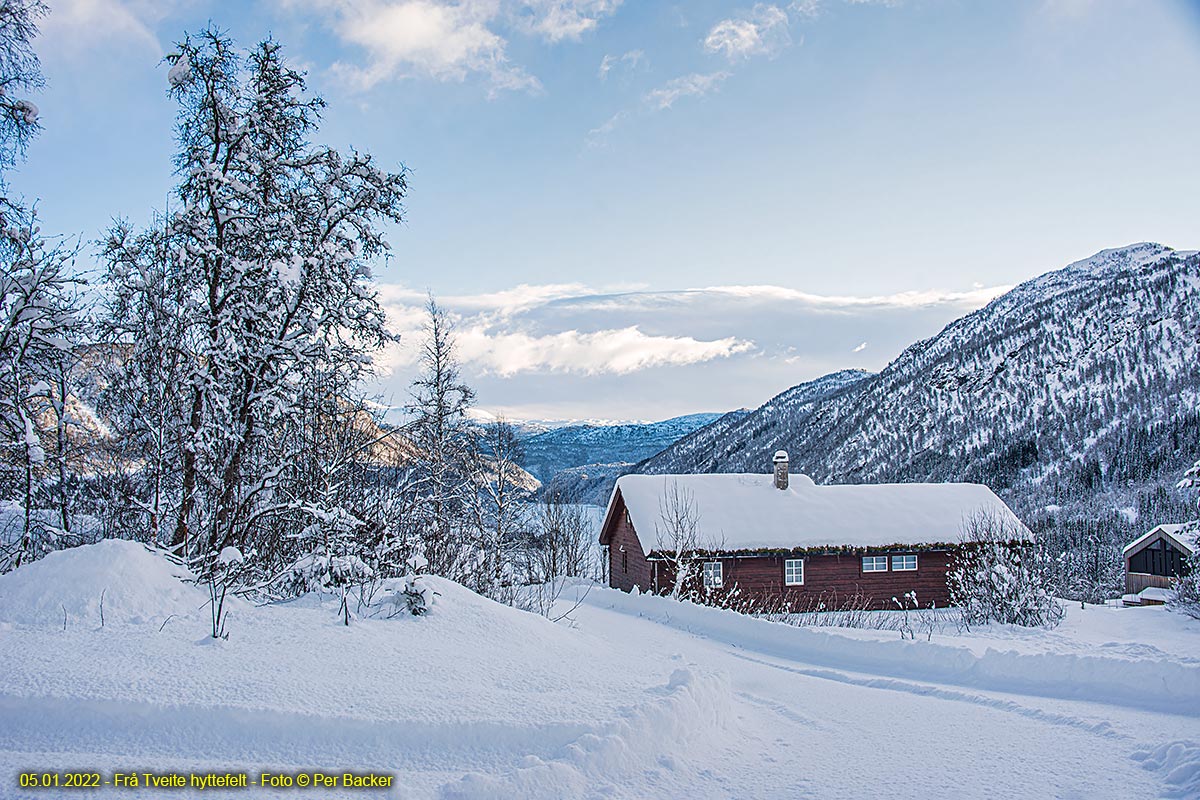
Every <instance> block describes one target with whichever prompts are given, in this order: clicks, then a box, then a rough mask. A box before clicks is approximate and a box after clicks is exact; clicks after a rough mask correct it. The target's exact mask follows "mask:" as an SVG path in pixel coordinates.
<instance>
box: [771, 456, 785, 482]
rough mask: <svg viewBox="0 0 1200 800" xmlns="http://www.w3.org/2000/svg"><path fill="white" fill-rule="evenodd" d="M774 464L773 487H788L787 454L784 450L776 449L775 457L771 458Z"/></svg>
mask: <svg viewBox="0 0 1200 800" xmlns="http://www.w3.org/2000/svg"><path fill="white" fill-rule="evenodd" d="M771 462H772V463H773V464H774V465H775V488H776V489H786V488H788V454H787V451H786V450H776V451H775V457H774V458H773V459H771Z"/></svg>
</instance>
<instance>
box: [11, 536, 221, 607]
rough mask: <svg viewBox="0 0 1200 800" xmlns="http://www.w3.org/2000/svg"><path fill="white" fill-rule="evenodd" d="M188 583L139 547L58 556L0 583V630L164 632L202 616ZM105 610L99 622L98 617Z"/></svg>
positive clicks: (198, 593)
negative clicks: (141, 628)
mask: <svg viewBox="0 0 1200 800" xmlns="http://www.w3.org/2000/svg"><path fill="white" fill-rule="evenodd" d="M191 577H192V575H191V574H190V573H189V572H188V571H187V570H186V569H184V568H183V567H180V566H177V565H175V564H173V563H171V562H170V561H168V560H167V559H166V558H164V557H163V556H161V555H159V554H157V553H155V552H154V551H152V550H149V549H147V548H146V547H145V545H142V544H138V543H137V542H128V541H123V540H118V539H105V540H103V541H101V542H97V543H96V544H89V545H83V546H82V547H75V548H72V549H70V550H58V551H56V552H53V553H50V554H49V555H47V556H46V557H45V558H42V559H41V560H39V561H34V562H32V563H29V564H26V565H24V566H22V567H21V568H19V569H16V570H14V571H12V572H10V573H8V574H7V575H0V622H9V623H13V624H17V625H41V626H57V627H62V625H63V622H64V615H65V618H66V625H67V626H68V627H70V626H74V625H86V626H90V627H100V625H101V624H104V625H106V626H107V625H114V624H115V625H138V624H146V623H157V624H162V622H163V620H165V619H166V618H167V617H168V616H170V615H172V614H174V615H176V616H181V617H182V616H189V615H192V614H195V613H197V612H199V611H202V610H203V607H204V605H205V604H206V603H207V602H208V595H207V594H206V593H205V592H204V591H203V590H202V589H200V588H199V587H197V586H193V585H189V584H187V583H184V582H183V581H184V580H185V579H190V578H191ZM102 609H103V620H101V613H102Z"/></svg>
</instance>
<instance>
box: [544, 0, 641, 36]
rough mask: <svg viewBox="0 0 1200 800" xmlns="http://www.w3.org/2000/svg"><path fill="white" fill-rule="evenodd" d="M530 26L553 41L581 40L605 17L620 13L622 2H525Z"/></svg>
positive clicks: (617, 0)
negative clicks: (619, 8)
mask: <svg viewBox="0 0 1200 800" xmlns="http://www.w3.org/2000/svg"><path fill="white" fill-rule="evenodd" d="M521 5H522V6H523V9H521V11H522V12H523V13H524V14H525V15H526V17H525V18H526V20H527V26H528V28H529V29H530V30H532V31H534V32H535V33H538V34H541V35H542V36H543V37H544V38H546V39H547V40H549V41H551V42H558V41H562V40H563V39H576V40H577V39H579V38H580V37H581V36H582V35H583V34H584V33H586V32H588V31H590V30H593V29H594V28H595V27H596V25H597V24H598V23H599V21H600V19H601V18H602V17H607V16H610V15H612V14H613V13H615V12H616V10H617V7H618V6H620V5H621V0H525V2H524V3H523V4H521Z"/></svg>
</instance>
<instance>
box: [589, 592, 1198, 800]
mask: <svg viewBox="0 0 1200 800" xmlns="http://www.w3.org/2000/svg"><path fill="white" fill-rule="evenodd" d="M576 616H577V619H578V622H579V624H580V625H581V626H582V627H584V628H586V629H588V630H591V631H593V632H604V633H605V635H608V636H612V637H613V638H614V640H617V641H621V642H622V644H623V645H625V646H629V647H632V648H633V649H635V650H643V649H645V650H653V651H657V652H662V653H666V654H668V655H669V657H672V658H674V659H676V660H678V661H679V662H680V663H683V664H686V665H691V666H692V667H693V668H696V669H718V670H722V671H724V672H726V673H727V674H728V675H729V676H730V681H731V686H732V690H733V692H734V697H735V701H736V702H735V706H734V712H735V715H736V724H735V725H734V726H732V728H731V731H730V732H731V733H733V734H734V735H732V736H730V737H729V739H728V740H726V741H713V742H709V743H707V744H706V745H705V746H704V747H703V748H699V749H697V750H696V751H694V752H692V753H690V754H688V756H687V757H686V759H676V760H675V761H674V763H672V764H671V765H670V766H669V767H662V768H659V769H655V770H652V771H651V772H650V773H648V774H647V775H646V776H645V787H646V790H647V791H646V793H645V794H642V795H639V794H638V793H637V792H638V787H637V786H628V787H624V789H623V790H622V793H621V794H622V795H623V796H629V797H637V796H646V797H651V796H659V797H662V796H677V797H681V796H685V795H686V796H688V797H712V798H721V797H755V798H775V797H789V798H795V797H800V798H808V797H811V798H864V797H891V798H929V797H937V798H943V797H944V798H993V797H994V798H1014V797H1017V798H1064V800H1067V799H1073V798H1078V799H1079V800H1085V798H1086V799H1087V800H1100V799H1101V798H1113V799H1114V800H1126V799H1131V798H1157V797H1194V796H1195V795H1191V794H1188V793H1187V792H1188V791H1190V790H1189V789H1187V788H1186V784H1185V785H1184V786H1180V787H1171V786H1166V785H1164V783H1163V777H1164V776H1163V775H1162V774H1160V773H1159V772H1157V771H1154V770H1149V769H1145V768H1143V764H1144V763H1145V760H1144V759H1143V760H1138V759H1135V758H1134V757H1133V756H1134V754H1136V753H1144V752H1145V751H1147V750H1150V749H1153V748H1155V747H1158V746H1160V745H1162V744H1163V743H1164V742H1168V741H1171V740H1179V739H1188V738H1191V739H1196V738H1197V737H1198V736H1200V719H1198V717H1197V716H1196V714H1197V713H1198V712H1200V709H1190V710H1189V711H1190V712H1191V714H1190V715H1170V714H1158V713H1152V712H1138V711H1133V710H1129V709H1126V708H1121V707H1114V706H1107V705H1104V704H1099V703H1082V702H1071V701H1054V700H1048V699H1046V698H1041V697H1037V698H1029V697H1021V696H1011V695H1003V694H999V693H989V692H978V691H974V690H961V689H955V688H953V687H946V686H938V685H931V684H924V683H920V682H914V681H906V680H897V679H893V678H881V677H877V676H871V675H863V674H856V673H850V672H845V671H840V670H831V669H828V668H824V667H818V666H811V665H806V664H804V663H800V662H795V661H784V660H781V659H778V658H772V657H769V656H763V655H759V654H756V653H754V652H752V651H746V650H744V649H742V648H740V647H738V646H736V645H733V644H730V643H728V642H722V641H716V640H713V639H710V638H706V637H701V636H696V635H692V634H689V633H686V632H683V631H679V630H675V629H673V628H672V627H670V626H668V625H663V624H659V623H656V622H649V621H647V620H644V619H638V618H634V617H631V616H630V615H628V614H624V613H620V612H616V611H608V610H601V609H598V608H594V607H591V606H584V607H582V608H581V609H579V611H577V612H576ZM1193 755H1195V754H1193ZM1192 766H1193V767H1194V766H1195V765H1194V764H1193V765H1192ZM1185 769H1186V765H1185ZM1194 774H1196V773H1193V775H1194ZM625 792H628V794H625Z"/></svg>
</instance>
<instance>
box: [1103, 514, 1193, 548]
mask: <svg viewBox="0 0 1200 800" xmlns="http://www.w3.org/2000/svg"><path fill="white" fill-rule="evenodd" d="M1188 527H1189V525H1188V523H1186V522H1164V523H1163V524H1162V525H1155V526H1154V527H1153V528H1151V529H1150V530H1148V531H1146V532H1145V533H1143V534H1142V535H1141V536H1139V537H1138V538H1136V539H1134V540H1133V541H1132V542H1130V543H1129V544H1127V545H1125V547H1124V548H1123V549H1122V550H1121V555H1123V556H1126V555H1129V553H1130V552H1132V551H1134V550H1137V549H1138V548H1139V547H1141V546H1142V545H1143V544H1145V543H1146V542H1148V541H1150V540H1151V539H1152V538H1154V535H1155V534H1156V533H1159V532H1161V533H1162V535H1163V536H1165V537H1167V538H1168V539H1170V540H1171V541H1172V542H1174V543H1175V544H1176V545H1178V546H1179V548H1180V549H1181V550H1183V551H1184V552H1185V553H1187V554H1188V555H1191V554H1193V553H1195V552H1196V548H1195V546H1194V545H1190V544H1188V543H1187V542H1185V541H1184V540H1183V539H1181V538H1180V537H1178V536H1176V534H1177V533H1180V532H1182V531H1184V530H1186V529H1187V528H1188Z"/></svg>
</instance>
